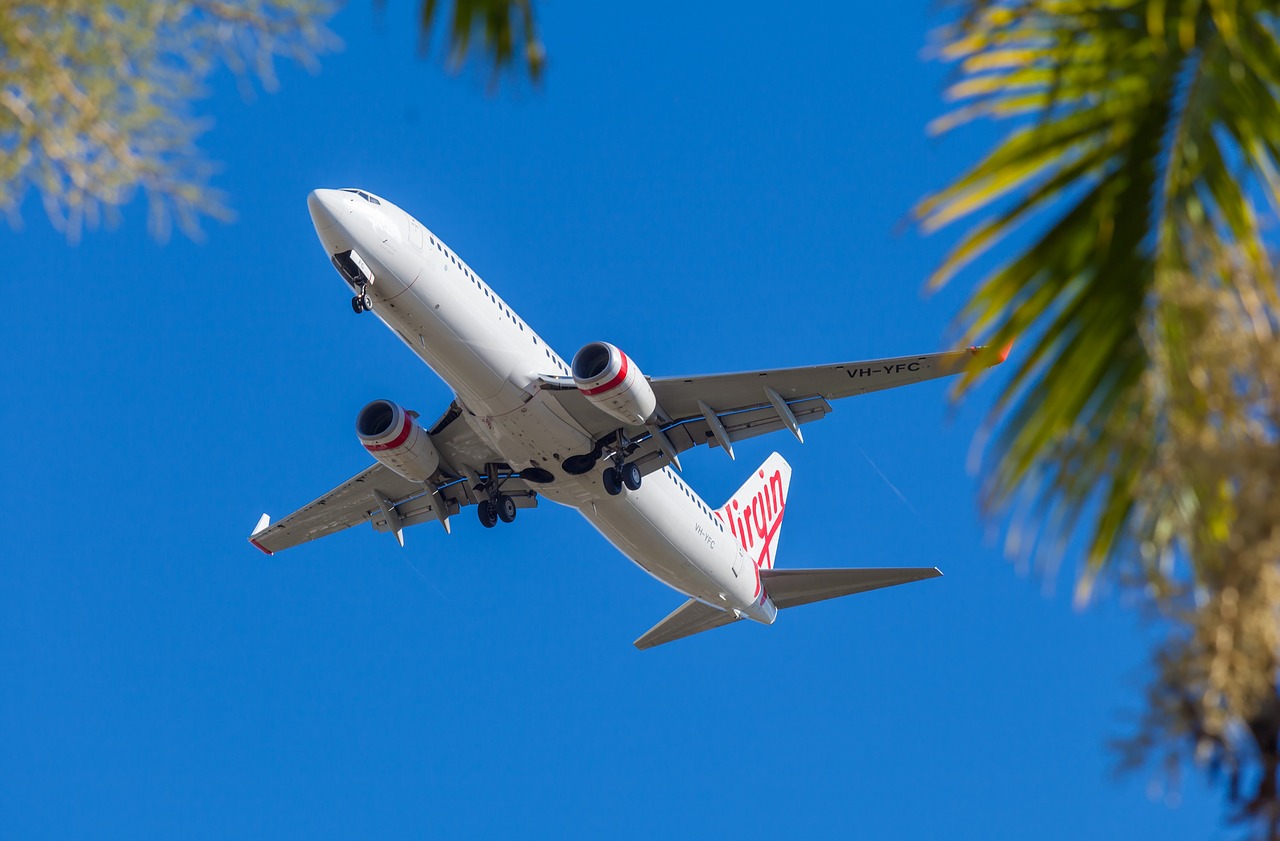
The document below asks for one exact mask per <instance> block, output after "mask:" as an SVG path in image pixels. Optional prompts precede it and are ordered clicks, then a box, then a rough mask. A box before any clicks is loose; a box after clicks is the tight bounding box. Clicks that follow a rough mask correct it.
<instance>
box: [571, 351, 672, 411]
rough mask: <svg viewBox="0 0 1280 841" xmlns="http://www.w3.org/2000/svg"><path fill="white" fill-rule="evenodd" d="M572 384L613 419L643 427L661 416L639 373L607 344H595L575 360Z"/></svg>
mask: <svg viewBox="0 0 1280 841" xmlns="http://www.w3.org/2000/svg"><path fill="white" fill-rule="evenodd" d="M571 367H572V370H573V381H574V383H575V384H576V385H577V386H578V390H579V391H581V392H582V394H583V396H585V397H586V398H587V399H588V400H590V401H591V402H592V403H593V404H594V405H595V406H596V407H597V408H599V409H600V410H601V411H603V412H604V413H605V414H607V415H609V416H610V417H613V418H616V419H618V420H619V421H621V422H622V423H625V424H629V425H633V426H644V425H645V424H647V423H649V422H650V421H652V420H653V419H654V417H655V416H656V415H657V413H658V398H657V397H655V396H654V394H653V388H652V387H651V386H650V385H649V381H648V380H647V379H645V376H644V374H643V373H641V371H640V369H639V368H638V367H636V364H635V363H634V362H632V361H631V360H630V359H629V358H628V357H627V355H626V354H625V353H623V352H622V351H621V350H619V349H618V348H616V347H614V346H613V345H611V344H609V343H608V342H592V343H591V344H589V345H585V346H583V348H582V349H581V350H579V351H578V352H577V353H576V354H574V356H573V364H572V366H571Z"/></svg>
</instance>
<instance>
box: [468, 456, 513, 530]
mask: <svg viewBox="0 0 1280 841" xmlns="http://www.w3.org/2000/svg"><path fill="white" fill-rule="evenodd" d="M497 472H498V471H497V468H496V467H495V466H494V465H488V468H487V470H486V473H487V475H488V476H490V477H494V476H497ZM504 481H506V478H503V479H489V480H487V481H486V482H485V483H484V485H483V486H479V487H478V488H477V490H479V489H480V487H483V489H484V490H485V491H487V492H488V496H487V497H486V498H485V499H482V500H480V501H479V502H478V503H477V504H476V516H478V517H479V518H480V525H482V526H484V527H485V528H487V529H491V528H493V527H494V526H496V525H497V524H498V521H499V520H501V521H502V522H504V523H512V522H515V519H516V501H515V500H514V499H512V498H511V497H509V496H507V495H506V494H504V493H502V483H503V482H504Z"/></svg>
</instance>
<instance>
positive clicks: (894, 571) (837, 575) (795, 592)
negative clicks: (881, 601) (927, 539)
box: [760, 567, 942, 609]
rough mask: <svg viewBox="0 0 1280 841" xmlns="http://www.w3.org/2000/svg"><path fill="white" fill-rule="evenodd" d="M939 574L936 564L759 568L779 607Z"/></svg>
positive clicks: (818, 600)
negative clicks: (828, 567)
mask: <svg viewBox="0 0 1280 841" xmlns="http://www.w3.org/2000/svg"><path fill="white" fill-rule="evenodd" d="M940 575H942V571H941V570H939V569H938V568H937V567H884V568H879V569H876V568H869V569H762V570H760V581H761V582H762V583H763V584H764V589H765V592H767V593H768V594H769V599H770V600H771V601H772V602H773V604H774V606H776V607H777V608H779V609H782V608H787V607H797V606H798V605H802V604H811V603H813V602H820V601H823V600H825V599H834V598H838V597H840V596H851V595H853V594H854V593H865V592H867V591H868V590H879V589H880V588H882V587H893V586H895V585H897V584H909V583H911V582H912V581H923V580H924V579H926V578H937V577H938V576H940Z"/></svg>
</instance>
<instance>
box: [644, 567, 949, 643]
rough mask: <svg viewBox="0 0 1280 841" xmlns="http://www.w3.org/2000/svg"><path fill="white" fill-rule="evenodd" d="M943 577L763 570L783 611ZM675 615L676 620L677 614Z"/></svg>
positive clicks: (916, 571)
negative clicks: (812, 603)
mask: <svg viewBox="0 0 1280 841" xmlns="http://www.w3.org/2000/svg"><path fill="white" fill-rule="evenodd" d="M940 575H942V571H941V570H939V569H937V568H936V567H885V568H881V569H762V570H760V580H761V581H762V582H763V583H764V589H765V592H767V593H768V594H769V598H770V600H772V601H773V603H774V605H775V606H776V607H778V608H779V609H781V608H784V607H795V606H796V605H802V604H809V603H811V602H820V601H823V600H824V599H834V598H836V597H838V596H851V595H853V594H854V593H865V592H866V591H868V590H879V589H880V588H881V587H892V586H893V585H895V584H909V583H911V582H912V581H923V580H924V579H926V578H937V577H938V576H940ZM678 612H679V611H677V613H678ZM671 616H672V617H674V616H675V614H674V613H673V614H671ZM668 618H671V617H668ZM654 630H657V629H656V628H655V629H654ZM649 633H653V631H650V632H649Z"/></svg>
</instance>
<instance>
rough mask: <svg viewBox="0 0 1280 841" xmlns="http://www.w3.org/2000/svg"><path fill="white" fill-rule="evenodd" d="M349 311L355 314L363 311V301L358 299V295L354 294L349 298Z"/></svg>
mask: <svg viewBox="0 0 1280 841" xmlns="http://www.w3.org/2000/svg"><path fill="white" fill-rule="evenodd" d="M351 311H352V312H354V313H355V314H356V315H359V314H360V313H362V312H364V301H362V300H360V296H359V295H356V296H355V297H354V298H352V299H351Z"/></svg>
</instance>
